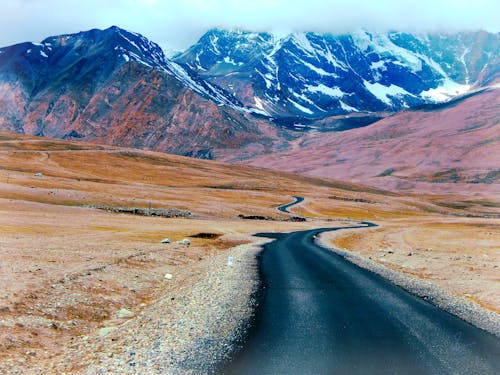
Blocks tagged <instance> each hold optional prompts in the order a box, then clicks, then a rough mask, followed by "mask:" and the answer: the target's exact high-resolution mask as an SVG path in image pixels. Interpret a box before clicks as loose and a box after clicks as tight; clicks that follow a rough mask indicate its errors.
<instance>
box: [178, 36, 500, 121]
mask: <svg viewBox="0 0 500 375" xmlns="http://www.w3.org/2000/svg"><path fill="white" fill-rule="evenodd" d="M499 50H500V36H499V34H491V33H486V32H468V33H455V34H408V33H400V32H387V33H378V32H369V31H365V30H360V31H358V32H354V33H351V34H346V35H332V34H317V33H311V32H309V33H293V34H290V35H286V36H275V35H272V34H269V33H254V32H247V31H232V30H218V29H214V30H211V31H209V32H207V33H206V34H205V35H204V36H202V37H201V38H200V40H199V41H198V43H196V44H195V45H193V46H192V47H190V48H189V49H188V50H187V51H185V52H184V53H183V54H181V55H179V56H177V57H176V59H175V61H177V62H178V63H180V64H184V65H185V66H186V67H189V68H191V69H192V70H193V71H196V72H197V73H198V74H199V75H200V77H202V78H204V79H206V80H208V81H210V82H212V83H214V84H217V85H218V86H220V87H222V88H224V89H225V90H226V92H229V93H231V94H233V95H234V96H235V97H236V98H238V99H239V100H240V101H241V102H242V103H243V104H244V105H245V106H249V107H253V108H254V109H255V110H256V111H260V113H262V114H264V115H268V116H271V117H273V118H274V120H275V122H276V123H277V124H279V125H288V126H290V125H291V124H297V125H311V122H312V121H316V120H319V119H328V118H331V117H332V116H338V115H343V114H349V113H358V112H359V113H363V112H387V111H392V112H397V111H399V110H401V109H406V108H409V107H413V106H416V105H421V104H425V103H433V102H442V101H445V100H448V99H449V98H452V97H454V96H456V95H459V94H462V93H464V92H466V91H467V90H468V89H469V88H470V87H471V86H472V85H475V84H480V85H484V84H487V83H490V82H491V81H492V80H493V79H494V78H495V77H498V69H499V56H498V51H499ZM335 123H336V119H335V118H333V119H331V120H330V121H323V122H321V123H317V124H315V125H316V127H317V128H320V129H323V128H325V127H326V128H332V127H335ZM365 123H366V121H365ZM297 128H298V129H300V126H298V127H297Z"/></svg>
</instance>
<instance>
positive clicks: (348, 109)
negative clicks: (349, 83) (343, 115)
mask: <svg viewBox="0 0 500 375" xmlns="http://www.w3.org/2000/svg"><path fill="white" fill-rule="evenodd" d="M339 103H340V108H342V109H343V110H344V111H346V112H359V110H358V109H356V108H354V107H351V106H350V105H348V104H346V103H344V102H343V101H342V100H339Z"/></svg>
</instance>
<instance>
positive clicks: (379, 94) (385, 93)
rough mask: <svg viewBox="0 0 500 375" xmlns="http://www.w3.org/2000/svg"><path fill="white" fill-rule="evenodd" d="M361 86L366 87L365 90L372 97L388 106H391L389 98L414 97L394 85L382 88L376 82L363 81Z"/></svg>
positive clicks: (382, 86)
mask: <svg viewBox="0 0 500 375" xmlns="http://www.w3.org/2000/svg"><path fill="white" fill-rule="evenodd" d="M363 84H364V86H365V87H366V89H367V90H368V91H370V92H371V93H372V94H373V96H375V97H376V98H377V99H378V100H380V101H382V102H384V103H385V104H387V105H388V106H391V105H392V101H391V98H390V96H393V97H398V96H404V95H410V96H414V95H412V94H410V93H409V92H408V91H406V90H405V89H403V88H402V87H399V86H396V85H394V84H391V85H390V86H384V85H382V84H380V83H378V82H375V83H370V82H368V81H364V82H363Z"/></svg>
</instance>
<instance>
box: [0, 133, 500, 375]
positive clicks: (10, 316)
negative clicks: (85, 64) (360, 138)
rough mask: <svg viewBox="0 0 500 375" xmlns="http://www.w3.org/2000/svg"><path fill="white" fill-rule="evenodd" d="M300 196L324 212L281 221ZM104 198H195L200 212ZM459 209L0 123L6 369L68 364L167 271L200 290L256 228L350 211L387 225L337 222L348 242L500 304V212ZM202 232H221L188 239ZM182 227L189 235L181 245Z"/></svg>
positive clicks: (305, 208) (152, 294) (0, 333)
mask: <svg viewBox="0 0 500 375" xmlns="http://www.w3.org/2000/svg"><path fill="white" fill-rule="evenodd" d="M37 173H40V174H41V175H35V174H37ZM292 195H299V196H303V197H305V201H304V202H302V203H301V204H299V205H298V206H296V207H294V208H292V211H293V212H295V213H297V214H302V215H306V216H309V217H314V218H316V219H309V220H308V221H307V222H287V221H279V219H280V218H281V219H283V218H286V217H288V215H286V214H282V213H279V212H277V211H276V207H277V206H279V205H281V204H283V203H287V202H289V201H291V200H292V199H291V196H292ZM93 205H109V206H121V207H140V208H148V207H153V208H164V209H169V208H171V209H183V210H189V211H191V212H192V213H193V218H191V219H178V218H160V217H146V216H138V215H130V214H117V213H110V212H106V211H103V210H98V209H93V208H89V206H93ZM457 212H459V213H460V214H464V212H462V211H460V210H458V211H457V209H456V208H449V207H442V206H437V205H435V204H433V203H432V202H429V201H426V200H423V199H420V198H416V197H404V196H399V195H397V194H393V193H388V192H384V191H381V190H378V189H372V188H368V187H364V186H359V185H353V184H348V183H340V182H336V181H328V180H321V179H316V178H309V177H303V176H294V175H291V174H284V173H278V172H271V171H266V170H260V169H254V168H249V167H243V166H234V165H229V164H223V163H213V162H209V161H201V160H193V159H187V158H181V157H177V156H166V155H162V154H158V153H153V152H147V151H137V150H130V149H120V148H113V147H101V146H94V145H85V144H82V143H77V142H64V141H52V140H47V139H43V138H34V137H24V136H19V135H9V134H2V133H0V231H1V233H2V234H1V236H0V373H19V374H25V373H29V369H30V368H32V367H33V365H34V364H36V365H37V367H38V368H41V369H47V371H46V372H47V373H53V372H51V371H50V370H49V369H50V368H59V369H61V368H64V366H63V365H61V366H57V363H61V364H64V362H67V361H68V357H67V356H68V353H69V352H68V350H69V348H86V346H85V345H83V346H82V345H81V343H82V342H83V343H85V342H86V340H90V341H92V340H94V341H95V340H99V330H100V329H101V328H103V327H107V326H109V325H110V324H114V325H116V324H127V322H128V321H130V320H127V319H125V321H124V323H120V322H121V320H119V319H118V321H117V318H116V314H117V312H118V311H119V310H120V309H122V308H127V309H129V310H131V311H133V312H134V314H135V315H136V316H138V315H141V314H142V313H143V312H144V313H145V312H146V311H148V309H149V308H151V306H156V303H157V302H158V300H159V299H161V296H163V295H165V279H164V275H165V274H166V273H171V274H173V275H175V276H176V279H175V280H176V282H175V283H171V284H169V288H170V289H169V293H171V294H173V295H177V294H178V293H180V292H181V291H182V290H184V291H186V290H189V289H190V288H191V286H192V285H193V283H194V280H195V279H196V278H197V277H198V276H199V274H200V273H203V272H205V271H206V270H204V269H203V267H205V266H203V264H209V262H208V263H203V262H205V261H206V259H210V258H211V257H216V256H219V255H220V256H222V257H224V256H225V253H226V252H227V251H228V249H230V248H233V247H235V246H238V245H240V244H244V243H248V242H249V241H251V238H250V237H249V236H248V234H251V233H255V232H261V231H293V230H299V229H306V228H314V227H326V226H329V225H335V226H337V225H339V224H341V223H349V221H348V220H372V221H375V222H377V223H379V224H382V226H381V227H380V228H375V229H370V230H364V231H363V232H352V233H347V234H340V233H339V236H338V237H336V238H335V239H333V238H332V241H334V243H335V244H336V245H338V246H340V247H344V248H347V249H349V250H352V251H355V252H357V253H360V254H362V255H366V256H368V257H372V258H373V259H374V260H377V261H379V262H381V263H383V264H385V265H387V266H389V267H393V268H394V269H398V270H402V271H404V272H407V273H409V274H412V275H415V276H417V277H422V278H426V279H429V280H432V281H433V282H434V281H435V282H436V283H438V284H439V285H442V286H443V287H445V288H447V289H449V290H451V291H452V292H454V293H456V294H458V295H460V296H464V297H465V298H469V299H472V300H474V301H477V302H478V303H480V304H481V305H483V306H484V307H486V308H490V309H492V310H495V311H499V309H500V301H499V295H500V291H499V283H498V281H499V280H498V270H497V267H498V266H499V262H500V254H499V252H500V251H499V247H498V244H499V243H500V234H499V231H498V227H499V226H498V221H497V220H492V219H472V218H459V217H454V216H451V214H455V213H457ZM239 214H245V215H263V216H271V217H274V218H275V219H276V220H273V221H262V220H243V219H239V218H238V215H239ZM317 218H319V219H317ZM331 220H334V222H332V221H331ZM199 233H212V234H214V238H199V237H196V236H195V237H190V236H193V235H197V234H199ZM164 238H170V239H171V240H172V243H170V244H161V243H160V242H161V240H162V239H164ZM183 238H189V239H190V241H191V245H190V246H185V245H181V244H177V243H176V241H178V240H181V239H183ZM389 247H390V248H391V249H392V250H391V251H392V252H389V251H387V249H388V248H389ZM380 249H383V250H384V251H381V250H380ZM409 253H412V255H408V254H409ZM199 264H200V265H201V266H199V267H198V266H197V265H199ZM200 267H201V268H200ZM134 319H135V318H131V320H134ZM141 319H142V318H141ZM146 321H147V319H146ZM96 347H99V345H98V346H96ZM89 350H90V348H89ZM94 357H95V356H94ZM86 358H93V356H92V355H91V354H89V355H88V356H86ZM54 366H55V367H54Z"/></svg>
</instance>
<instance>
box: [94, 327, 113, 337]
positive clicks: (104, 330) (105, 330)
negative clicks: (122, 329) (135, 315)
mask: <svg viewBox="0 0 500 375" xmlns="http://www.w3.org/2000/svg"><path fill="white" fill-rule="evenodd" d="M117 329H118V327H104V328H101V329H100V330H99V337H104V336H106V335H108V334H110V333H111V332H114V331H116V330H117Z"/></svg>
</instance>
